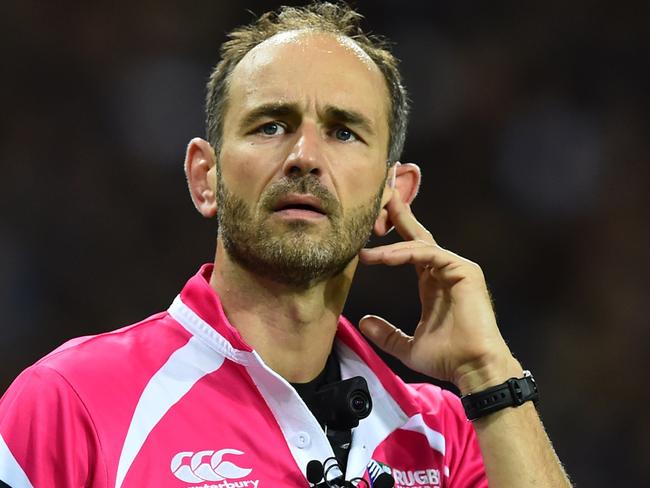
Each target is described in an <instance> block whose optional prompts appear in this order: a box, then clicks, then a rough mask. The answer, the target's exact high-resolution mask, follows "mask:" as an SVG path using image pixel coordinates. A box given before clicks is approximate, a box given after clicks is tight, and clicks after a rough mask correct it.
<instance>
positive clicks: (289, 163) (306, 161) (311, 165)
mask: <svg viewBox="0 0 650 488" xmlns="http://www.w3.org/2000/svg"><path fill="white" fill-rule="evenodd" d="M296 137H297V140H296V143H295V144H294V146H293V147H292V148H291V152H290V153H289V155H288V156H287V158H286V159H285V161H284V165H283V172H284V174H285V175H286V176H306V175H308V174H311V175H314V176H320V175H321V174H322V169H323V164H324V161H323V158H324V155H323V148H322V146H321V144H322V140H321V137H320V134H319V131H318V127H316V125H311V124H309V125H308V124H303V125H302V126H301V127H300V128H299V129H298V130H297V131H296Z"/></svg>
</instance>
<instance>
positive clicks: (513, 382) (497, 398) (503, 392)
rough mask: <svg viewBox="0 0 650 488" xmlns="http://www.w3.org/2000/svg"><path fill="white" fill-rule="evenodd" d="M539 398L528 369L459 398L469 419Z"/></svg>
mask: <svg viewBox="0 0 650 488" xmlns="http://www.w3.org/2000/svg"><path fill="white" fill-rule="evenodd" d="M538 399H539V391H538V390H537V384H536V383H535V379H534V378H533V375H532V374H531V373H530V371H524V376H523V377H522V378H510V379H509V380H507V381H506V382H504V383H501V384H500V385H496V386H492V387H490V388H488V389H486V390H483V391H480V392H477V393H470V394H468V395H464V396H463V397H462V398H461V402H462V403H463V407H464V408H465V414H466V415H467V418H468V419H469V420H476V419H479V418H481V417H483V416H485V415H488V414H490V413H494V412H498V411H499V410H502V409H504V408H507V407H518V406H520V405H522V404H524V403H526V402H528V401H534V402H536V401H537V400H538Z"/></svg>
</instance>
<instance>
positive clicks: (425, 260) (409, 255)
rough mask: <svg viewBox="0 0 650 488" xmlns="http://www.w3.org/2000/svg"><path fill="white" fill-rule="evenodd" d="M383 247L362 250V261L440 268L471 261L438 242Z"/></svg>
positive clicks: (418, 242)
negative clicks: (437, 243) (439, 244)
mask: <svg viewBox="0 0 650 488" xmlns="http://www.w3.org/2000/svg"><path fill="white" fill-rule="evenodd" d="M400 244H401V245H400ZM382 248H383V249H382ZM382 248H374V249H364V250H362V252H360V253H359V258H360V259H361V262H363V263H364V264H386V265H388V266H399V265H401V264H409V263H410V264H415V265H422V266H427V267H432V268H435V269H438V270H440V269H443V268H445V267H447V266H449V265H451V264H453V263H458V264H459V265H460V264H464V263H465V262H469V261H467V260H466V259H464V258H461V257H460V256H458V255H457V254H454V253H452V252H450V251H447V250H446V249H443V248H441V247H440V246H438V245H436V244H428V243H422V242H421V241H415V242H414V241H411V242H408V243H398V244H391V245H389V246H382Z"/></svg>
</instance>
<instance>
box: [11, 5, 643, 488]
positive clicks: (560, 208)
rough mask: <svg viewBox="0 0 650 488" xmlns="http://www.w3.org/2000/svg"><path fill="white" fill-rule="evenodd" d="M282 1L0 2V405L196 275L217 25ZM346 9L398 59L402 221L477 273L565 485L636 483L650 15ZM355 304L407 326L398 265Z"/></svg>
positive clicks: (208, 228) (411, 315)
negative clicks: (191, 165)
mask: <svg viewBox="0 0 650 488" xmlns="http://www.w3.org/2000/svg"><path fill="white" fill-rule="evenodd" d="M282 3H284V4H299V3H300V2H278V1H275V0H273V1H269V0H266V1H261V0H248V1H246V2H226V1H216V0H215V1H208V0H200V1H196V2H180V1H170V0H165V1H161V0H158V1H152V0H143V1H137V2H123V3H117V4H116V3H115V2H108V1H97V2H73V1H62V2H39V1H36V0H20V1H13V2H5V3H4V4H3V8H2V11H3V13H2V16H1V18H0V32H2V34H0V35H2V37H3V42H2V43H0V53H1V55H2V60H3V65H4V69H3V75H2V76H1V77H0V88H1V90H0V97H1V98H0V100H2V112H1V115H0V165H1V166H0V167H1V169H2V177H1V178H0V308H1V310H2V312H3V319H2V321H1V322H0V357H2V368H0V393H1V392H2V391H4V389H5V388H6V387H7V386H8V385H9V384H10V382H11V381H12V380H13V378H14V377H15V376H16V375H17V374H18V373H19V372H20V371H21V370H22V369H24V368H25V367H26V366H28V365H29V364H31V363H32V362H34V361H35V360H37V359H38V358H39V357H41V356H42V355H44V354H46V353H47V352H48V351H50V350H52V349H54V348H55V347H57V346H58V345H59V344H61V343H62V342H64V341H65V340H67V339H69V338H71V337H74V336H78V335H86V334H94V333H99V332H102V331H107V330H110V329H113V328H116V327H118V326H122V325H126V324H129V323H132V322H135V321H136V320H139V319H141V318H144V317H146V316H147V315H150V314H152V313H154V312H157V311H159V310H162V309H164V308H166V307H167V306H168V304H169V303H171V300H172V299H173V297H174V296H175V294H176V293H177V292H178V291H179V290H180V288H181V287H182V285H183V284H184V282H185V280H186V279H187V278H188V277H189V276H191V275H192V274H193V273H194V272H195V271H196V269H197V268H198V266H199V265H200V264H201V263H203V262H206V261H209V260H211V258H212V256H213V252H214V243H215V237H216V229H217V227H216V222H214V221H205V220H203V219H201V218H200V216H199V215H198V214H197V213H196V212H195V211H194V209H193V207H192V204H191V202H190V199H189V197H188V195H187V191H186V186H185V181H184V176H183V171H182V161H183V157H184V150H185V146H186V143H187V142H188V141H189V139H190V138H191V137H193V136H196V135H199V136H200V135H203V97H204V84H205V81H206V79H207V76H208V74H209V71H210V69H211V67H212V66H213V65H214V64H215V63H216V61H217V59H218V47H219V45H220V44H221V42H223V40H224V39H225V33H226V32H227V31H228V30H229V29H230V28H232V27H234V26H235V25H238V24H241V23H244V22H248V21H249V20H250V19H251V17H252V15H251V13H250V12H248V11H247V10H250V11H252V12H254V13H256V14H259V13H262V12H264V11H266V10H268V9H270V8H274V7H276V6H278V5H280V4H282ZM356 5H357V6H358V7H359V9H360V11H361V12H362V13H363V14H364V15H365V16H366V19H367V22H366V26H367V27H369V28H371V30H372V31H373V32H375V33H378V34H382V35H386V36H388V37H389V38H390V39H391V40H392V41H393V42H394V50H395V52H396V53H397V55H398V57H399V58H400V59H402V70H403V74H404V77H405V81H406V84H407V87H408V88H409V90H410V93H411V98H412V101H413V110H412V116H411V122H410V131H409V136H408V138H407V143H406V150H405V154H404V156H403V160H404V161H407V162H415V163H418V164H419V165H420V166H421V167H422V170H423V187H422V189H421V192H420V195H419V196H418V198H417V200H416V203H415V204H414V211H415V212H416V215H417V216H418V217H419V218H420V220H421V221H422V222H423V224H424V225H425V226H427V227H428V228H429V229H430V230H431V231H432V233H433V234H434V236H435V237H436V238H437V239H438V241H439V242H440V243H441V244H442V245H443V246H445V247H448V248H450V249H452V250H454V251H456V252H458V253H459V254H461V255H463V256H466V257H468V258H470V259H472V260H475V261H477V262H479V263H480V264H481V266H482V267H483V269H484V271H485V273H486V275H487V278H488V282H489V284H490V287H491V291H492V294H493V297H494V301H495V306H496V310H497V314H498V319H499V324H500V326H501V329H502V332H503V335H504V336H505V337H506V339H507V340H508V342H509V343H510V345H511V347H512V349H513V351H515V353H516V355H517V356H518V357H519V359H520V360H521V361H522V363H523V364H524V365H525V366H526V367H527V368H529V369H531V370H532V371H533V373H534V374H535V377H536V378H537V380H538V383H539V385H540V389H541V395H542V400H541V403H540V405H539V408H540V412H541V414H542V416H543V418H544V421H545V424H546V426H547V428H548V431H549V433H550V435H551V437H552V439H553V441H554V443H555V446H556V449H557V451H558V453H559V455H560V458H561V459H562V460H563V461H564V462H565V464H566V466H567V469H568V471H569V473H570V474H571V475H572V477H573V479H574V481H575V482H576V483H577V485H578V486H589V487H592V488H600V487H603V488H604V487H611V486H650V475H649V474H648V470H647V469H645V468H644V466H643V464H644V463H643V461H644V460H648V459H650V415H649V414H648V413H647V411H646V406H647V405H649V404H650V395H648V393H647V391H648V389H647V387H646V386H645V385H644V383H643V382H644V381H645V373H646V372H647V371H648V369H649V366H650V354H649V353H650V351H649V349H650V348H649V345H650V328H649V327H648V326H649V325H650V324H649V320H648V318H647V312H646V310H647V307H648V305H647V304H648V299H649V298H650V293H649V292H650V285H649V280H650V266H649V260H648V249H650V245H649V244H650V225H649V224H650V218H649V217H650V215H649V213H650V191H649V190H650V185H649V183H650V178H649V176H650V175H649V173H650V164H649V163H650V158H649V156H648V155H649V154H650V130H649V129H650V90H649V87H650V68H649V63H650V29H649V28H648V20H649V19H650V4H648V3H646V2H617V3H612V2H597V1H592V2H581V1H575V2H574V1H571V0H565V1H559V0H551V1H547V2H541V3H540V2H537V3H532V2H516V1H514V0H512V1H504V2H480V1H468V0H460V1H455V2H404V1H401V2H398V1H396V0H377V1H369V0H368V1H358V2H356ZM296 62H308V60H296ZM333 76H335V74H333ZM392 239H396V236H393V237H392ZM377 242H379V241H372V242H371V245H373V244H376V243H377ZM366 313H375V314H379V315H383V316H384V317H386V318H388V319H389V320H391V321H392V322H393V323H395V324H396V325H400V326H401V327H403V328H404V329H405V330H407V331H412V330H413V327H414V326H415V324H416V323H417V321H418V317H419V305H418V298H417V291H416V283H415V279H414V274H413V272H412V270H410V269H407V268H405V269H379V268H374V267H373V268H361V269H359V273H358V279H357V281H356V283H355V285H354V287H353V290H352V294H351V296H350V299H349V301H348V305H347V312H346V314H347V315H348V316H349V317H350V318H351V319H352V320H353V321H356V320H358V319H359V318H360V317H361V316H362V315H365V314H366ZM387 361H388V362H389V363H390V364H391V365H392V366H394V367H395V368H396V369H397V370H398V371H399V372H400V374H401V375H402V376H403V377H404V378H405V379H408V380H411V381H422V380H423V378H421V377H417V376H416V375H414V374H413V373H411V372H409V371H407V370H405V369H404V368H403V367H402V366H401V365H399V364H396V362H395V361H393V360H391V359H390V358H388V359H387ZM115 393H116V394H119V392H115Z"/></svg>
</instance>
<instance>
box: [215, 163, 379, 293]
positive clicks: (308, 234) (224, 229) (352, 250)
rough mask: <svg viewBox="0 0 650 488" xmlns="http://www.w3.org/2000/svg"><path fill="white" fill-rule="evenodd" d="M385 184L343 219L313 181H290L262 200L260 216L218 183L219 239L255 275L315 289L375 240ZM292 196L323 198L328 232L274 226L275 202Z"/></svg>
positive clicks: (303, 224)
mask: <svg viewBox="0 0 650 488" xmlns="http://www.w3.org/2000/svg"><path fill="white" fill-rule="evenodd" d="M382 190H383V184H382V186H380V188H379V191H378V192H377V194H376V195H374V196H373V197H372V198H371V199H370V200H369V201H368V202H367V203H366V204H362V205H360V206H358V207H355V208H352V209H350V211H349V212H348V214H347V215H346V216H343V215H342V212H341V209H340V205H339V203H338V201H337V200H336V199H335V198H334V197H333V196H332V195H331V193H330V192H329V191H328V190H327V189H325V188H324V187H323V186H322V185H321V184H320V183H319V182H318V180H317V178H315V177H314V176H310V175H308V176H305V177H287V178H283V179H282V180H279V181H277V182H276V183H274V184H273V185H272V186H271V187H270V188H269V189H268V190H267V191H266V192H265V193H264V195H263V196H262V199H261V202H260V203H261V204H260V209H259V210H258V211H257V212H255V211H253V209H251V208H250V207H249V206H248V205H247V204H246V203H245V202H244V201H243V200H242V199H241V198H239V197H238V196H236V195H234V194H233V193H231V192H230V191H229V190H228V189H227V188H226V187H225V185H224V184H223V182H222V178H218V183H217V205H218V220H219V236H220V238H221V241H222V242H223V245H224V248H225V251H226V252H227V254H228V256H229V257H230V258H231V259H232V260H233V261H235V262H236V263H238V264H239V265H240V266H242V267H243V268H245V269H246V270H248V271H249V272H251V273H254V274H257V275H259V276H262V277H264V278H267V279H269V280H272V281H274V282H277V283H281V284H285V285H288V286H292V287H296V288H305V287H309V286H313V285H314V284H316V283H319V282H321V281H324V280H326V279H328V278H330V277H332V276H335V275H337V274H339V273H341V272H342V271H343V269H344V268H345V267H346V266H347V265H348V264H349V263H350V261H351V260H352V259H353V258H354V257H355V256H356V255H357V254H358V253H359V251H360V250H361V249H362V248H363V246H365V244H366V243H367V242H368V239H369V238H370V234H371V232H372V227H373V225H374V222H375V220H376V218H377V215H378V214H379V206H380V204H381V196H382ZM287 193H310V194H312V195H314V196H316V197H317V198H319V199H320V201H321V203H322V205H323V208H324V209H325V210H326V211H327V214H328V215H327V218H329V229H328V230H327V232H323V231H322V230H321V231H318V230H317V229H313V228H312V227H313V226H314V225H320V224H313V223H310V222H307V221H304V220H299V219H296V220H293V221H289V222H286V223H284V225H278V224H276V225H272V224H271V222H270V219H271V217H272V210H271V208H272V206H273V202H274V201H276V200H277V199H278V198H279V197H280V196H282V195H285V194H287Z"/></svg>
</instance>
